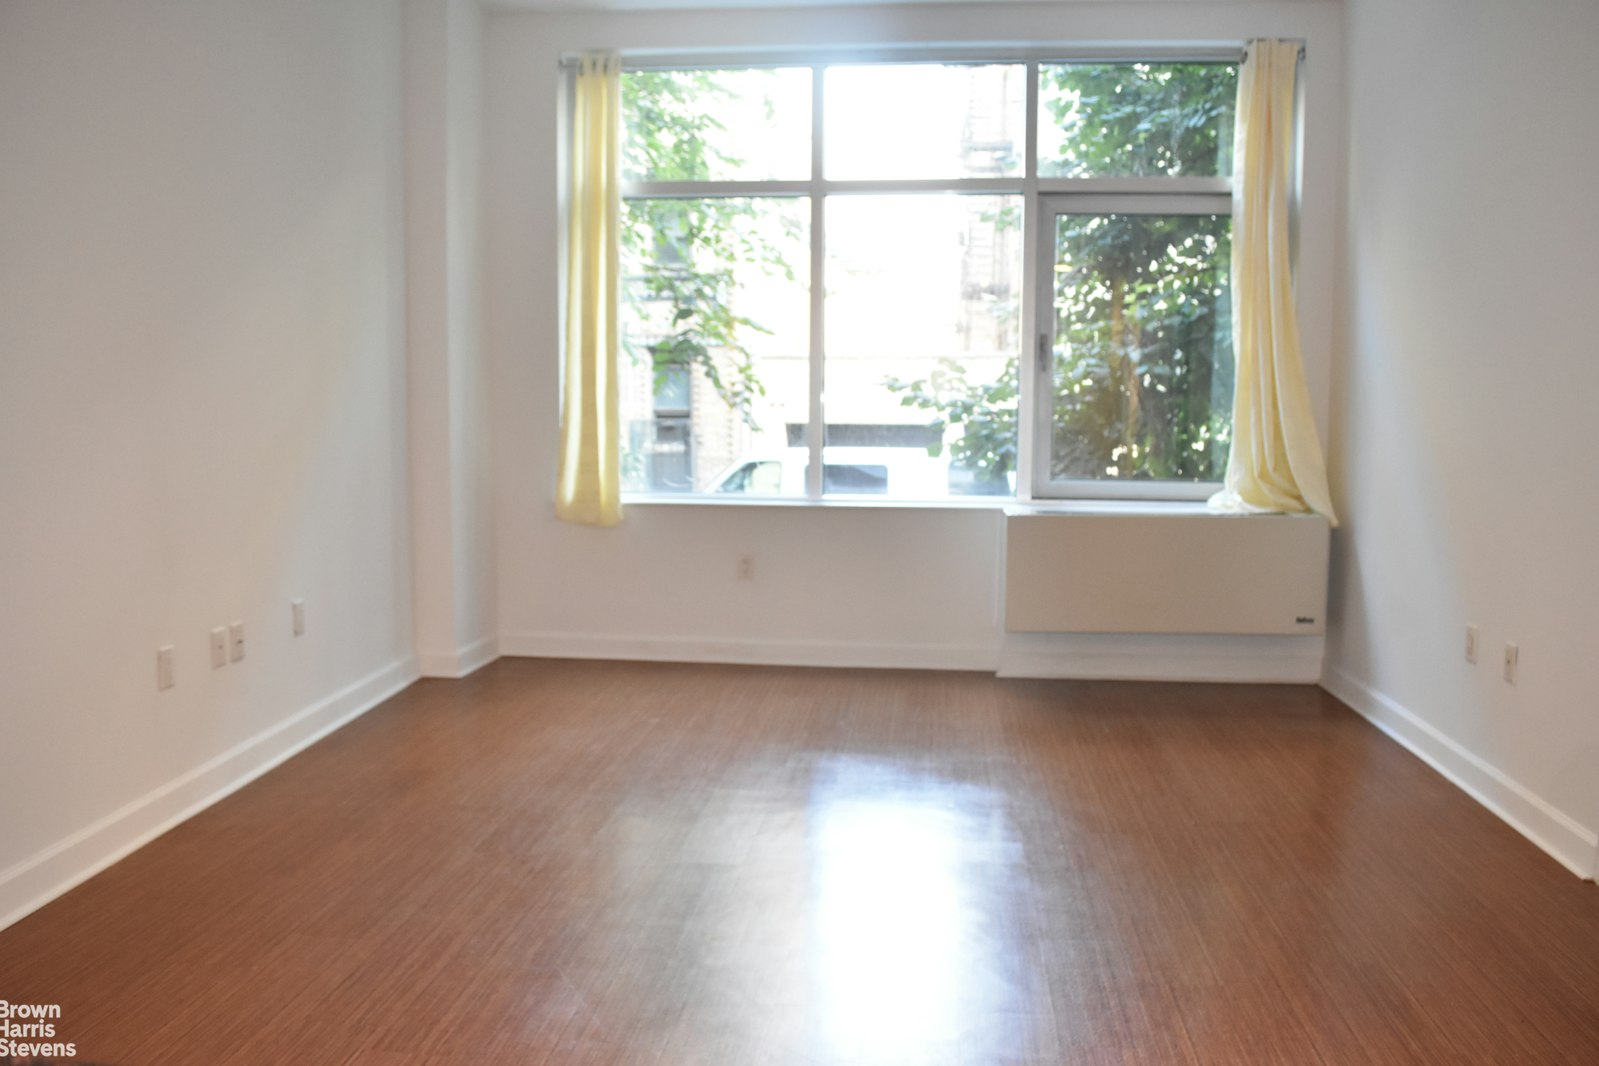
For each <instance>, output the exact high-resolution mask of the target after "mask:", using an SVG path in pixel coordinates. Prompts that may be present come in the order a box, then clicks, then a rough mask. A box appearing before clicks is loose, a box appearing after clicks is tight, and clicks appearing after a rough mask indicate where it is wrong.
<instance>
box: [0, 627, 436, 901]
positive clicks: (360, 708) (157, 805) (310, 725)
mask: <svg viewBox="0 0 1599 1066" xmlns="http://www.w3.org/2000/svg"><path fill="white" fill-rule="evenodd" d="M416 677H417V671H416V664H415V662H414V661H413V660H412V659H411V658H409V657H407V658H404V659H400V660H397V661H395V662H393V663H390V664H389V665H388V666H385V667H383V668H382V669H379V670H376V671H374V672H373V673H370V674H368V675H367V676H366V677H363V678H361V679H360V680H358V681H355V682H353V683H351V684H349V685H346V686H345V687H344V688H342V689H340V690H339V691H337V692H335V693H333V694H332V695H331V696H328V697H327V698H326V699H322V700H319V701H317V702H316V703H313V704H312V705H311V706H309V707H306V708H305V709H304V710H301V711H300V712H299V713H297V714H295V715H293V716H292V717H290V718H287V719H284V720H283V721H282V722H279V723H278V724H277V725H275V726H273V727H272V728H270V729H267V730H265V731H263V732H261V733H258V734H256V735H255V736H253V737H251V738H250V739H248V740H246V741H243V742H242V743H240V744H237V745H235V746H234V747H233V748H231V749H229V750H228V751H225V752H223V753H222V754H221V755H218V756H216V757H215V758H214V759H211V760H209V761H207V762H205V763H202V764H201V765H199V766H197V767H195V768H194V769H193V770H190V771H189V772H187V773H185V774H183V775H182V776H180V777H177V778H175V779H173V780H172V781H169V782H167V783H166V784H164V785H162V786H161V787H159V788H157V789H155V790H154V791H152V792H149V793H147V794H145V795H144V796H141V797H140V798H138V799H136V800H134V801H133V802H132V803H129V804H127V805H125V806H123V807H122V808H120V809H118V810H116V811H113V812H111V813H110V814H108V815H106V816H105V817H104V818H101V819H100V820H99V821H97V822H95V823H93V824H92V825H89V826H86V827H84V828H83V829H80V830H78V831H77V832H76V833H73V834H72V835H71V836H69V837H67V838H66V839H64V840H61V841H59V842H57V843H55V844H52V845H51V846H50V847H48V848H45V849H44V850H43V851H41V852H39V853H38V854H36V855H32V856H29V857H28V858H26V859H23V860H22V861H21V862H19V863H17V864H16V865H15V866H12V867H11V868H10V869H8V870H5V871H0V929H4V928H5V927H6V926H9V925H11V924H12V923H14V922H16V921H18V920H20V919H22V918H23V917H25V916H26V915H28V914H31V913H33V912H34V911H36V910H38V909H39V908H40V907H42V906H44V905H45V904H46V903H49V902H50V901H51V900H53V899H55V898H56V897H57V896H60V895H62V894H63V893H65V892H67V891H68V890H70V889H72V888H74V887H76V886H77V885H79V884H81V883H83V882H84V881H87V880H88V879H89V878H91V877H93V876H94V875H95V874H97V873H99V872H100V871H101V870H104V869H105V868H106V867H108V866H110V865H111V864H112V863H114V862H116V861H117V860H119V859H121V858H123V857H124V856H126V855H128V854H129V853H131V852H133V851H134V850H136V849H138V848H141V847H143V846H144V845H145V844H147V843H149V842H150V841H151V840H154V839H155V838H156V837H158V836H160V835H161V834H162V833H165V832H166V831H167V830H168V829H171V828H172V827H173V826H175V825H178V824H179V823H180V822H184V821H187V820H188V819H189V818H191V817H193V816H194V815H196V814H198V813H200V812H201V811H203V810H205V809H206V808H207V807H209V806H211V805H212V804H213V803H216V802H217V801H218V800H220V799H222V798H223V797H225V796H227V795H229V794H230V793H232V792H235V791H237V790H238V789H240V788H242V787H244V786H245V785H247V784H249V783H250V782H251V781H254V780H255V779H256V778H258V777H260V776H261V775H262V774H264V773H266V772H267V771H268V770H270V769H272V768H273V767H274V766H277V765H278V764H279V763H281V762H283V761H284V760H285V759H288V758H289V757H290V756H292V755H295V754H297V753H299V752H300V751H303V750H304V749H305V748H308V747H310V746H311V745H312V744H314V743H316V742H317V741H318V740H321V739H322V738H323V737H325V736H327V735H328V734H329V733H331V732H333V731H334V730H335V729H338V728H339V727H340V726H342V725H344V724H346V723H347V722H350V721H351V720H353V719H355V718H358V717H360V716H361V715H362V714H364V713H366V712H367V711H369V710H371V709H372V708H373V707H375V706H377V705H378V704H379V703H382V702H383V701H384V700H386V699H388V698H389V697H390V696H392V695H394V694H395V693H396V692H399V691H400V690H401V689H403V688H405V687H406V686H407V685H409V684H411V682H413V681H415V680H416Z"/></svg>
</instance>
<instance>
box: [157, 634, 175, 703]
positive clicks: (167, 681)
mask: <svg viewBox="0 0 1599 1066" xmlns="http://www.w3.org/2000/svg"><path fill="white" fill-rule="evenodd" d="M176 651H177V649H175V648H174V647H173V646H172V645H170V644H163V645H162V646H161V647H159V648H157V649H156V650H155V687H156V691H157V692H164V691H166V690H167V689H169V688H171V687H172V686H173V685H175V684H177V679H176V677H175V675H174V674H173V670H172V658H173V655H174V654H175V653H176Z"/></svg>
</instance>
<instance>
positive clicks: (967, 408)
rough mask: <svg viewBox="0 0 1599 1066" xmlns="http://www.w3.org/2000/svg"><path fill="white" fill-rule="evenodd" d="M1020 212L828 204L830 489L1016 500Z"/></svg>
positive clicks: (975, 204)
mask: <svg viewBox="0 0 1599 1066" xmlns="http://www.w3.org/2000/svg"><path fill="white" fill-rule="evenodd" d="M1021 216H1022V199H1021V197H1020V196H955V195H948V194H933V195H904V196H831V197H828V199H827V203H826V219H827V244H828V259H827V303H826V316H827V355H826V358H827V362H826V367H825V370H826V380H827V398H826V405H825V409H826V413H827V425H826V427H825V434H826V436H825V440H826V451H825V452H824V455H823V462H824V466H825V468H826V469H825V470H824V475H826V476H825V477H824V480H825V481H826V482H827V483H828V484H829V485H831V486H833V489H832V491H837V492H841V493H864V494H874V495H887V496H891V497H900V498H913V499H916V498H919V499H926V498H929V497H939V496H946V495H950V494H968V495H970V494H988V495H996V494H998V495H1003V494H1009V493H1011V492H1012V491H1014V488H1015V469H1016V396H1017V392H1016V374H1017V359H1016V356H1017V347H1018V343H1017V341H1018V316H1019V314H1020V295H1021V271H1022V264H1021V251H1022V230H1021ZM834 467H838V468H839V469H838V470H836V471H833V472H832V473H828V471H832V470H833V468H834Z"/></svg>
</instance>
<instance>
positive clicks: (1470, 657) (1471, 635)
mask: <svg viewBox="0 0 1599 1066" xmlns="http://www.w3.org/2000/svg"><path fill="white" fill-rule="evenodd" d="M1466 661H1467V662H1468V663H1474V662H1476V661H1477V627H1476V626H1467V627H1466Z"/></svg>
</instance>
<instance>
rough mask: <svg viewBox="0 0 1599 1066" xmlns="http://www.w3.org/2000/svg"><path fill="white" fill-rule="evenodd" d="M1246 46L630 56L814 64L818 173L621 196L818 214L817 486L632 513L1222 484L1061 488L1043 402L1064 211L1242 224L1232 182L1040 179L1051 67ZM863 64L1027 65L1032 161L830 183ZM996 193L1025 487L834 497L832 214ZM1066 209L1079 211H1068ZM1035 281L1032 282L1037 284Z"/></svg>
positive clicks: (808, 441)
mask: <svg viewBox="0 0 1599 1066" xmlns="http://www.w3.org/2000/svg"><path fill="white" fill-rule="evenodd" d="M1243 58H1244V43H1243V42H1242V41H1240V42H1237V43H1235V44H1233V43H1230V44H1227V45H1223V46H1218V47H1213V48H1177V49H1173V48H1169V47H1165V48H1163V47H1161V46H1159V45H1149V46H1143V47H1136V48H1127V49H1122V48H1117V49H1103V48H1072V47H1058V48H1045V49H1022V50H1017V49H1005V48H992V49H990V48H953V49H937V50H934V49H927V50H922V49H916V50H914V51H913V50H902V49H890V50H881V49H878V50H841V51H836V52H831V53H827V54H817V53H814V52H812V53H806V54H803V55H785V54H774V53H765V54H761V55H759V56H751V57H742V56H739V55H737V54H715V55H708V56H704V57H697V56H693V55H675V56H671V57H662V56H658V55H657V56H650V55H638V56H627V55H624V57H623V64H622V70H623V76H624V77H625V76H626V75H627V74H628V73H631V72H635V71H645V70H649V71H665V70H747V69H757V68H768V69H769V68H793V67H808V68H809V69H810V71H811V131H810V135H811V167H810V175H809V177H807V178H804V179H773V180H756V181H626V180H624V181H622V182H621V189H620V197H621V199H622V200H629V199H651V198H660V199H670V198H681V199H716V198H735V197H787V198H795V199H805V200H807V201H808V203H809V207H810V227H809V238H810V241H809V243H810V276H809V278H808V283H809V294H810V296H809V303H810V315H809V329H810V337H809V340H808V345H807V357H808V367H809V371H810V373H809V395H808V405H807V423H806V433H805V445H806V450H807V463H806V483H805V494H804V495H803V496H798V497H796V496H760V495H752V496H744V495H742V494H739V495H737V496H733V495H732V494H717V493H711V492H686V493H679V492H672V493H665V492H650V491H648V490H645V491H628V492H624V494H623V495H624V499H626V500H627V501H629V502H674V503H695V502H702V501H714V502H716V503H718V504H722V503H749V504H753V505H771V504H774V503H777V504H807V503H808V504H824V503H848V504H856V505H858V504H862V503H864V504H866V505H874V504H875V505H878V506H883V505H891V506H905V505H927V504H931V505H937V506H955V507H967V506H988V507H995V506H1012V505H1014V504H1017V503H1026V502H1029V501H1034V500H1037V501H1045V502H1047V501H1051V500H1069V499H1078V500H1145V501H1192V500H1202V499H1204V498H1206V497H1208V496H1209V495H1211V494H1212V493H1213V492H1215V491H1216V490H1217V489H1218V488H1220V487H1221V483H1220V482H1216V481H1205V482H1194V481H1178V480H1154V479H1129V480H1111V479H1104V480H1102V479H1052V478H1050V476H1049V470H1050V454H1049V452H1050V441H1051V436H1052V434H1051V429H1052V423H1053V404H1052V403H1049V402H1047V401H1046V402H1040V399H1039V398H1040V397H1041V396H1043V397H1047V396H1048V395H1049V394H1050V392H1051V390H1052V388H1053V340H1054V338H1053V331H1054V322H1053V315H1052V314H1049V315H1046V313H1045V311H1046V309H1048V308H1051V307H1052V306H1053V298H1054V294H1053V292H1052V291H1051V285H1050V282H1051V280H1052V279H1051V272H1052V268H1053V262H1052V260H1053V252H1054V238H1053V229H1054V222H1055V218H1056V217H1057V216H1058V215H1059V214H1063V213H1069V214H1082V213H1090V212H1094V211H1115V212H1117V213H1122V214H1206V215H1227V216H1230V215H1231V214H1232V185H1233V182H1232V179H1231V177H1228V176H1216V177H1192V176H1184V177H1162V176H1137V177H1132V176H1128V177H1082V178H1074V177H1040V176H1039V173H1038V171H1039V165H1038V164H1039V160H1038V151H1039V144H1038V141H1039V136H1038V118H1039V97H1040V92H1039V83H1038V79H1039V68H1040V67H1041V66H1045V65H1052V64H1061V63H1107V64H1134V63H1151V64H1164V63H1216V64H1233V65H1240V64H1241V63H1242V62H1243ZM853 65H884V66H890V65H940V66H982V65H1021V66H1023V67H1024V68H1025V73H1024V78H1025V107H1024V123H1025V129H1024V140H1025V145H1024V156H1023V166H1022V173H1021V174H1020V175H1017V176H1011V177H998V178H988V177H984V178H925V179H836V178H833V179H830V178H828V177H826V170H825V163H826V159H825V152H824V147H825V139H824V134H825V130H824V125H823V124H824V122H825V119H826V114H825V103H824V98H825V91H824V79H823V73H824V71H825V70H826V69H827V68H828V67H831V66H853ZM918 193H921V194H927V193H944V194H956V195H960V194H965V195H973V194H989V195H1014V196H1020V197H1021V204H1022V235H1023V248H1022V256H1021V258H1022V281H1021V286H1020V290H1021V291H1020V299H1021V314H1020V327H1019V330H1018V337H1019V340H1020V348H1019V350H1018V351H1017V352H1016V358H1017V359H1018V361H1019V363H1020V364H1021V372H1020V373H1019V374H1018V385H1019V397H1018V405H1019V417H1018V419H1017V436H1018V440H1017V452H1016V489H1015V493H1014V495H1010V496H972V497H968V496H948V497H934V498H928V499H925V500H924V499H914V500H912V499H902V498H896V499H892V500H886V499H880V498H877V497H872V496H866V497H861V496H855V495H845V496H839V495H837V494H828V493H826V492H825V490H824V480H823V473H824V467H825V460H824V449H825V440H824V434H825V427H826V420H827V413H826V410H825V406H824V401H825V378H826V366H825V362H826V352H825V344H826V330H825V327H826V320H825V304H826V291H827V290H826V248H827V244H826V203H827V198H828V197H829V196H833V195H844V194H885V195H891V194H918ZM1062 205H1070V209H1069V210H1067V209H1065V208H1064V207H1063V206H1062ZM1103 205H1115V206H1103ZM1029 273H1030V274H1031V277H1029Z"/></svg>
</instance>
